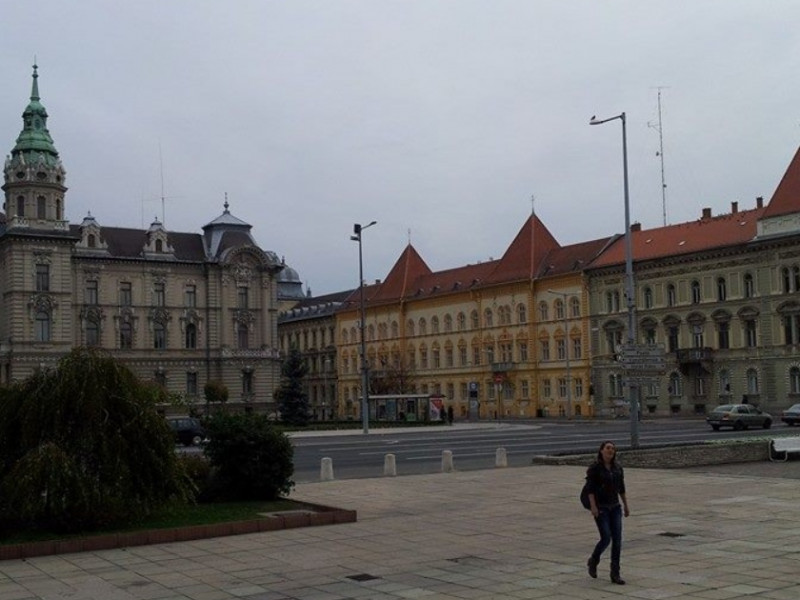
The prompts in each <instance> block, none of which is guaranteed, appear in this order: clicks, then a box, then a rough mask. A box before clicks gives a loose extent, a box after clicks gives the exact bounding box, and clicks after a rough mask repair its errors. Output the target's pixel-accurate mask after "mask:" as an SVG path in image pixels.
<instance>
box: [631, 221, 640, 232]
mask: <svg viewBox="0 0 800 600" xmlns="http://www.w3.org/2000/svg"><path fill="white" fill-rule="evenodd" d="M641 230H642V224H641V223H639V222H638V221H637V222H636V223H631V231H641Z"/></svg>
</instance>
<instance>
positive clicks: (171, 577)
mask: <svg viewBox="0 0 800 600" xmlns="http://www.w3.org/2000/svg"><path fill="white" fill-rule="evenodd" d="M797 464H798V463H797V462H794V463H792V462H790V463H785V464H784V465H783V466H781V465H779V464H777V463H776V464H772V463H770V464H769V465H768V466H769V468H770V472H769V473H768V476H766V477H764V476H763V473H760V472H759V471H758V469H759V465H750V466H748V467H746V468H744V467H737V468H735V469H729V470H728V471H727V472H726V469H724V468H717V469H716V470H715V468H714V467H709V469H708V470H703V469H692V470H688V471H687V470H684V471H673V470H650V469H627V470H626V478H627V484H628V495H629V500H630V506H631V511H632V514H631V517H630V518H628V519H626V520H625V533H624V537H625V543H624V548H623V558H622V574H623V577H624V578H625V579H626V580H627V581H628V585H625V586H616V585H613V584H611V583H610V581H609V580H608V560H607V556H604V559H603V562H602V563H601V565H600V577H599V578H598V579H597V580H593V579H590V578H589V577H588V576H587V574H586V569H585V562H586V558H587V557H588V555H589V552H590V550H591V548H592V545H593V544H594V542H595V539H596V531H595V528H594V524H593V522H592V520H591V517H590V515H589V514H588V512H586V511H585V510H583V508H581V506H580V504H579V502H578V493H579V490H580V487H581V481H582V478H583V472H584V469H583V468H581V467H572V466H540V465H536V466H529V467H522V468H514V469H502V468H498V469H493V470H486V471H470V472H455V473H438V474H430V475H413V476H404V477H392V478H375V479H357V480H342V481H338V480H337V481H328V482H321V483H310V484H302V485H299V486H298V487H297V489H296V490H295V492H294V494H293V497H295V498H297V499H298V500H306V501H311V502H317V503H322V504H327V505H333V506H338V507H342V508H348V509H355V510H357V511H358V522H357V523H350V524H341V525H332V526H326V527H313V528H305V529H290V530H283V531H275V532H269V533H258V534H250V535H243V536H233V537H225V538H216V539H207V540H199V541H193V542H182V543H171V544H162V545H155V546H141V547H135V548H127V549H117V550H106V551H99V552H93V553H81V554H66V555H62V556H47V557H40V558H31V559H27V560H12V561H5V562H0V600H27V599H32V598H43V599H48V600H56V599H71V600H83V599H98V600H100V599H103V600H105V599H108V600H117V599H120V600H122V599H126V600H127V599H135V598H138V599H178V598H181V599H185V598H190V599H193V600H218V599H219V600H221V599H228V598H244V599H251V600H255V599H259V600H279V599H302V600H342V599H347V598H357V599H363V600H366V599H375V600H395V599H413V598H424V599H427V600H444V599H456V598H461V599H466V598H477V599H490V598H492V599H494V598H497V599H499V598H509V599H514V598H559V599H560V598H563V599H567V600H569V599H589V598H592V599H594V598H638V599H653V600H655V599H661V598H683V599H690V598H691V599H706V600H713V599H717V600H727V599H733V598H774V599H779V600H780V599H784V600H796V599H797V598H800V583H798V580H800V510H798V506H799V505H800V480H798V479H796V478H792V477H791V475H790V477H789V478H783V477H781V470H782V469H783V470H786V471H787V473H789V472H791V471H794V472H796V471H797ZM760 466H762V467H763V466H767V465H763V464H761V465H760Z"/></svg>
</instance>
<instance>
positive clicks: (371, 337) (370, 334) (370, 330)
mask: <svg viewBox="0 0 800 600" xmlns="http://www.w3.org/2000/svg"><path fill="white" fill-rule="evenodd" d="M367 341H370V342H374V341H375V325H369V326H368V327H367ZM306 345H308V344H306Z"/></svg>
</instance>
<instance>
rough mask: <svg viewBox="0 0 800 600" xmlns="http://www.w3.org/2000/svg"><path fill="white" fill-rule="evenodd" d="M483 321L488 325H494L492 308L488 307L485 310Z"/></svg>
mask: <svg viewBox="0 0 800 600" xmlns="http://www.w3.org/2000/svg"><path fill="white" fill-rule="evenodd" d="M483 323H484V326H486V327H493V326H494V315H493V314H492V309H491V308H487V309H486V310H484V311H483Z"/></svg>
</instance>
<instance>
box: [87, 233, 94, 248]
mask: <svg viewBox="0 0 800 600" xmlns="http://www.w3.org/2000/svg"><path fill="white" fill-rule="evenodd" d="M86 245H87V246H89V248H95V247H97V240H95V237H94V235H93V234H91V233H90V234H89V236H88V237H87V238H86Z"/></svg>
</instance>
